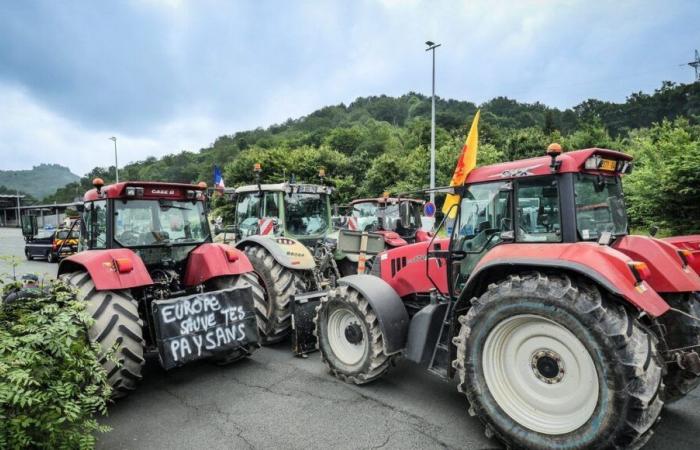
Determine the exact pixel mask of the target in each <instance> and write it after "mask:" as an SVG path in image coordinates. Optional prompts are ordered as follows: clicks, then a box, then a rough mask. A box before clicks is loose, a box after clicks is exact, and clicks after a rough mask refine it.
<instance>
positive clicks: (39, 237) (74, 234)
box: [24, 228, 80, 263]
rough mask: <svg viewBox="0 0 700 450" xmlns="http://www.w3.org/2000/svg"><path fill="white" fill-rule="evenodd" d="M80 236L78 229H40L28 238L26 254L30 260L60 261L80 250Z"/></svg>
mask: <svg viewBox="0 0 700 450" xmlns="http://www.w3.org/2000/svg"><path fill="white" fill-rule="evenodd" d="M79 238H80V235H79V232H78V230H73V231H71V230H68V229H61V228H59V229H58V230H39V232H37V234H35V235H34V236H32V237H30V238H28V239H27V243H26V244H25V245H24V254H25V256H26V257H27V259H29V260H32V259H34V258H46V260H47V261H48V262H50V263H53V262H58V261H59V260H61V259H63V258H65V257H66V256H70V255H72V254H73V253H75V252H77V251H78V239H79ZM59 252H60V253H59Z"/></svg>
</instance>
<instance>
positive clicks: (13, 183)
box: [0, 164, 80, 198]
mask: <svg viewBox="0 0 700 450" xmlns="http://www.w3.org/2000/svg"><path fill="white" fill-rule="evenodd" d="M79 179H80V177H79V176H77V175H75V174H74V173H71V171H70V169H69V168H68V167H64V166H61V165H59V164H39V165H38V166H34V167H32V168H31V170H0V186H5V187H6V188H7V189H9V190H13V189H19V190H21V191H25V192H27V193H29V194H31V195H32V196H34V197H37V198H41V197H45V196H47V195H50V194H53V193H54V192H56V189H58V188H60V187H63V186H65V185H66V184H68V183H73V182H76V181H78V180H79Z"/></svg>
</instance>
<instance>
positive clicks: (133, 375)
mask: <svg viewBox="0 0 700 450" xmlns="http://www.w3.org/2000/svg"><path fill="white" fill-rule="evenodd" d="M61 278H62V279H63V280H64V281H65V282H67V283H68V284H70V285H72V286H74V287H76V288H77V289H78V299H79V300H83V301H84V302H85V303H86V306H87V312H88V313H89V314H90V315H91V316H92V318H93V319H94V320H95V323H94V324H93V325H92V326H91V327H90V329H89V330H88V337H89V338H90V340H91V341H93V342H97V343H98V344H100V348H101V350H102V351H101V354H100V363H101V364H102V367H103V368H104V369H105V371H106V372H107V378H108V381H109V384H110V386H112V389H113V392H112V397H113V398H119V397H124V396H126V395H127V394H128V393H129V392H131V391H133V390H134V389H135V387H136V383H137V382H138V381H139V380H141V371H142V369H143V365H144V362H145V361H144V358H143V354H144V340H143V321H142V320H141V319H139V312H138V304H137V303H136V300H134V299H133V298H132V297H131V294H130V293H129V291H127V290H121V291H97V290H95V284H94V283H93V281H92V278H90V274H88V273H87V272H83V271H78V272H72V273H69V274H66V275H63V276H61ZM112 348H116V350H115V354H114V359H116V360H117V361H118V362H119V364H115V363H114V362H113V361H111V360H109V359H108V358H107V354H108V353H109V352H110V351H111V350H112Z"/></svg>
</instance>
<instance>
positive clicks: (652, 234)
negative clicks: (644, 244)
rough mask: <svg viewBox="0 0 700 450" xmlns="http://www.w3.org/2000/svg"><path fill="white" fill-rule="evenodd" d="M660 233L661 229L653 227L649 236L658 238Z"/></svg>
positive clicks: (650, 228)
mask: <svg viewBox="0 0 700 450" xmlns="http://www.w3.org/2000/svg"><path fill="white" fill-rule="evenodd" d="M658 232H659V227H657V226H656V225H652V226H650V227H649V236H651V237H654V236H656V233H658Z"/></svg>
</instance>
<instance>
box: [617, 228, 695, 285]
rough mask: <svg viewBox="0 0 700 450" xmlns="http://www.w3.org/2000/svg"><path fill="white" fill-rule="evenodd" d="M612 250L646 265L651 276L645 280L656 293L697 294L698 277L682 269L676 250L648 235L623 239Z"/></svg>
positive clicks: (690, 270)
mask: <svg viewBox="0 0 700 450" xmlns="http://www.w3.org/2000/svg"><path fill="white" fill-rule="evenodd" d="M612 247H613V248H614V249H616V250H618V251H620V252H622V253H624V254H625V255H627V256H629V257H630V258H632V259H633V260H635V261H643V262H645V263H646V264H647V266H649V269H650V270H651V276H650V277H649V279H647V280H646V281H647V283H649V285H650V286H651V287H652V288H653V289H654V290H655V291H656V292H700V276H698V274H697V273H695V271H694V270H693V269H691V268H690V267H688V266H685V267H684V263H683V260H682V259H681V257H680V255H679V254H678V249H677V248H676V247H674V246H673V245H671V244H669V243H668V242H665V241H662V240H660V239H654V238H652V237H648V236H623V237H621V238H618V239H617V240H616V241H615V242H614V243H613V244H612Z"/></svg>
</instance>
